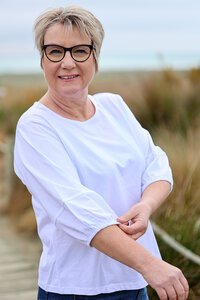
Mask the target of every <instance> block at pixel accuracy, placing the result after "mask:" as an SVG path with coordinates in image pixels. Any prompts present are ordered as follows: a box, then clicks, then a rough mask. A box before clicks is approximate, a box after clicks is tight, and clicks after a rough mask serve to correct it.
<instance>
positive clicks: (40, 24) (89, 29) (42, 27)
mask: <svg viewBox="0 0 200 300" xmlns="http://www.w3.org/2000/svg"><path fill="white" fill-rule="evenodd" d="M56 23H58V24H63V25H65V26H67V28H70V29H72V28H73V26H74V27H76V28H77V29H78V30H79V32H80V33H82V34H86V36H88V37H89V38H90V39H91V42H92V44H93V46H94V48H95V50H94V59H95V65H96V71H97V70H98V58H99V55H100V49H101V45H102V42H103V38H104V29H103V26H102V24H101V22H100V21H99V20H98V19H97V18H96V17H95V16H94V15H93V14H92V13H91V12H89V11H88V10H86V9H84V8H82V7H80V6H69V7H65V8H64V7H60V8H53V9H50V10H48V11H46V12H44V13H42V14H41V15H40V16H39V17H38V18H37V19H36V21H35V24H34V32H35V45H36V47H37V49H38V50H39V52H40V55H41V57H42V56H43V50H42V46H43V45H44V37H45V34H46V31H47V29H48V28H49V27H50V26H51V25H53V24H56Z"/></svg>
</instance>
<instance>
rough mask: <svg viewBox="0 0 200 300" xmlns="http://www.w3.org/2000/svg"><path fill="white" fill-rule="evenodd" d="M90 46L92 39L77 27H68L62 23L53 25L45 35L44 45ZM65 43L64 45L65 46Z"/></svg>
mask: <svg viewBox="0 0 200 300" xmlns="http://www.w3.org/2000/svg"><path fill="white" fill-rule="evenodd" d="M54 43H55V44H61V45H66V44H67V45H68V46H70V45H69V44H71V46H73V44H84V43H86V44H88V43H91V39H90V38H89V37H88V35H86V33H83V32H81V31H80V30H79V29H78V28H77V27H76V26H67V25H64V24H60V23H55V24H52V25H51V26H50V27H49V28H48V29H47V31H46V33H45V35H44V44H54ZM63 43H64V44H63Z"/></svg>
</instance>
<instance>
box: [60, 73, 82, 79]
mask: <svg viewBox="0 0 200 300" xmlns="http://www.w3.org/2000/svg"><path fill="white" fill-rule="evenodd" d="M78 76H79V75H77V74H72V75H63V76H58V77H59V78H60V79H65V80H70V79H74V78H76V77H78Z"/></svg>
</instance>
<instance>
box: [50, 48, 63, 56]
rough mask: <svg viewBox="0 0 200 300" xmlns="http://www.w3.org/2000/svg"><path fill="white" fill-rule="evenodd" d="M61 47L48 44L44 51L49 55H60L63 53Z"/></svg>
mask: <svg viewBox="0 0 200 300" xmlns="http://www.w3.org/2000/svg"><path fill="white" fill-rule="evenodd" d="M63 51H64V50H63V49H62V48H61V47H56V46H48V47H47V49H46V52H47V54H48V55H50V56H60V55H62V54H63Z"/></svg>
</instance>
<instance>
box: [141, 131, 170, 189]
mask: <svg viewBox="0 0 200 300" xmlns="http://www.w3.org/2000/svg"><path fill="white" fill-rule="evenodd" d="M143 130H144V129H143ZM144 134H145V135H146V144H147V147H146V153H145V166H146V167H145V170H144V172H143V176H142V192H143V191H144V190H145V188H146V187H147V186H148V185H149V184H151V183H153V182H155V181H159V180H165V181H168V182H169V183H170V185H171V189H172V186H173V178H172V172H171V168H170V166H169V160H168V157H167V155H166V153H165V152H164V151H163V150H162V149H161V148H160V147H158V146H156V145H154V143H153V140H152V138H151V136H150V134H149V132H148V131H146V130H144Z"/></svg>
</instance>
